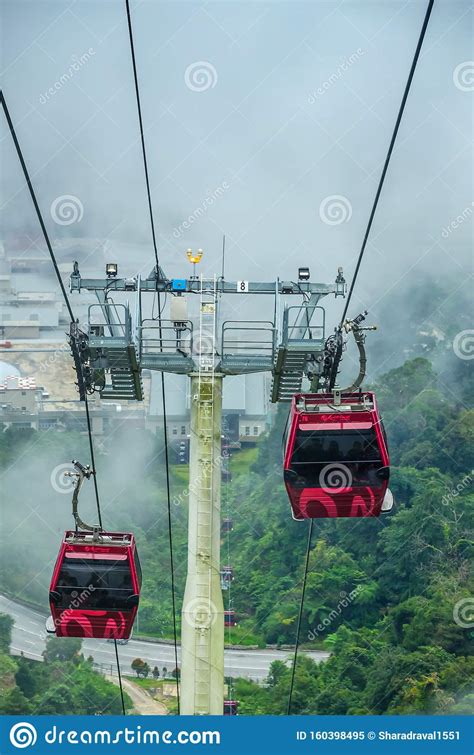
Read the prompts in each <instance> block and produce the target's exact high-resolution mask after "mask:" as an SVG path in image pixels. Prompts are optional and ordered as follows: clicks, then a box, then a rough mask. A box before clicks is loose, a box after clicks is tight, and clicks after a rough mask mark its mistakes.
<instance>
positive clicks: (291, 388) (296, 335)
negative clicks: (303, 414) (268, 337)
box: [271, 296, 324, 402]
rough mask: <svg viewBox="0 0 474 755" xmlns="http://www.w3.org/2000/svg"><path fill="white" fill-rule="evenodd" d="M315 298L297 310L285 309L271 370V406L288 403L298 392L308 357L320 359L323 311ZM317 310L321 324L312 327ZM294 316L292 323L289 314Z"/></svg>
mask: <svg viewBox="0 0 474 755" xmlns="http://www.w3.org/2000/svg"><path fill="white" fill-rule="evenodd" d="M317 302H318V297H317V296H313V297H311V300H310V301H308V302H306V303H305V304H304V305H303V306H300V307H286V308H285V311H284V313H283V325H282V338H281V343H280V344H279V346H278V350H277V353H276V357H275V363H274V367H273V381H272V394H271V400H272V402H276V401H286V402H288V401H291V399H292V398H293V396H294V394H295V393H300V392H301V386H302V383H303V377H304V375H305V374H306V365H307V362H308V359H309V358H310V357H315V356H317V355H322V351H323V349H324V310H322V308H321V307H318V306H317ZM316 310H322V312H323V319H322V322H321V323H319V324H317V325H312V324H311V322H312V317H313V314H314V312H315V311H316ZM292 311H293V312H296V317H295V321H294V322H293V323H292V322H291V317H292V316H291V315H290V313H291V312H292Z"/></svg>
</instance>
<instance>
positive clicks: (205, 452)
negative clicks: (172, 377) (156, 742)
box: [194, 276, 217, 714]
mask: <svg viewBox="0 0 474 755" xmlns="http://www.w3.org/2000/svg"><path fill="white" fill-rule="evenodd" d="M200 284H201V285H200V302H199V334H198V339H199V347H198V353H197V354H196V357H197V360H198V386H199V387H198V395H199V404H198V423H199V429H200V436H201V442H200V448H201V455H200V458H199V465H200V475H201V476H202V477H201V484H200V505H199V511H200V514H199V518H198V528H197V552H198V556H199V558H200V559H201V560H202V561H203V562H204V563H206V562H207V568H208V570H209V573H208V574H206V575H204V574H203V575H202V577H201V579H200V580H199V585H198V591H199V598H202V599H203V603H204V604H205V603H206V601H207V603H208V606H209V611H210V612H209V619H210V622H211V626H212V622H213V621H214V620H215V617H214V615H213V604H212V598H211V593H210V583H211V574H210V572H211V570H212V560H213V558H212V557H213V554H212V530H213V525H212V517H213V482H214V453H213V445H214V383H215V352H216V317H217V312H216V307H217V283H216V277H215V276H214V288H213V290H212V292H209V291H205V290H204V288H203V280H202V276H201V278H200ZM209 520H210V526H209ZM210 629H211V627H210V626H209V627H205V628H203V631H202V633H201V637H200V638H199V641H198V640H197V638H196V643H195V654H196V661H197V663H196V684H195V689H194V706H195V712H196V713H197V714H200V713H201V714H208V713H209V700H210V686H209V665H210V664H211V663H212V658H211V648H210V634H209V633H210Z"/></svg>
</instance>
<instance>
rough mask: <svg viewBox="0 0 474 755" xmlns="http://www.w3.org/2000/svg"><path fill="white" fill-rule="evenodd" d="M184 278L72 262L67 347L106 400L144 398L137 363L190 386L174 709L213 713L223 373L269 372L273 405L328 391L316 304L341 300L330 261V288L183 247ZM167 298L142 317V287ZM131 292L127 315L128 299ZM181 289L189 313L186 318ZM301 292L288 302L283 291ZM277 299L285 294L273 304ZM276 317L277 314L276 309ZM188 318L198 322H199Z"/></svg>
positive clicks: (217, 711) (220, 637)
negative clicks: (263, 273)
mask: <svg viewBox="0 0 474 755" xmlns="http://www.w3.org/2000/svg"><path fill="white" fill-rule="evenodd" d="M187 256H188V259H189V261H190V262H191V263H192V264H193V266H194V267H193V275H192V276H191V277H190V278H180V279H176V278H175V279H168V278H167V277H166V276H165V274H164V273H163V270H162V269H161V267H159V266H158V265H156V266H155V268H154V269H153V270H152V271H151V273H150V275H149V276H148V277H147V278H145V279H144V278H141V276H140V275H137V276H135V277H134V278H131V279H125V278H120V277H118V269H117V265H114V264H108V265H107V268H106V272H107V277H106V278H105V279H94V278H82V276H81V274H80V271H79V267H78V264H77V263H75V264H74V269H73V272H72V275H71V277H70V290H71V292H76V293H80V292H81V291H92V292H94V293H95V294H96V296H97V299H98V303H97V304H93V305H91V306H90V307H89V316H88V321H87V324H86V325H85V326H84V327H79V325H78V324H73V325H72V326H71V332H70V344H71V350H72V354H73V357H74V362H75V367H76V372H77V381H78V388H79V393H80V396H81V398H84V397H85V394H86V393H94V392H97V393H98V394H99V395H100V397H101V398H103V399H106V400H107V399H112V400H119V401H120V400H138V401H140V400H142V399H143V389H142V381H141V372H142V370H143V369H149V370H156V371H161V372H164V373H176V374H181V375H187V376H189V378H190V386H191V427H190V454H189V481H190V485H189V515H188V516H189V531H188V571H187V579H186V588H185V593H184V599H183V608H182V624H181V627H182V628H181V659H182V661H181V664H182V667H181V713H183V714H186V715H195V714H196V715H209V714H214V715H222V713H223V708H224V605H223V599H222V588H221V581H220V538H221V515H220V487H221V468H220V465H221V418H222V387H223V378H224V377H225V376H226V375H242V374H246V373H254V372H271V373H272V376H273V383H272V396H271V400H272V402H280V401H283V402H289V401H291V398H292V396H293V395H294V393H296V392H298V391H300V390H301V386H302V381H303V378H304V377H305V376H306V377H307V378H308V379H309V380H310V381H311V383H312V384H315V383H317V384H318V385H324V386H326V387H327V388H328V389H330V390H332V389H333V387H334V382H335V377H336V375H337V365H338V360H339V359H340V353H341V351H342V347H343V335H342V332H341V330H340V329H338V331H337V332H336V341H335V335H331V336H329V338H326V333H325V312H324V309H323V307H321V306H320V305H319V301H320V300H321V299H322V298H323V297H325V296H327V295H329V294H333V295H335V296H336V297H337V296H344V295H345V292H346V283H345V280H344V276H343V272H342V268H339V270H338V272H337V276H336V280H335V282H334V283H333V284H323V283H312V282H311V281H310V274H309V270H308V268H300V270H299V272H298V280H297V281H282V280H276V281H271V282H252V281H226V280H225V279H224V277H223V276H221V277H219V278H217V277H216V276H214V277H213V278H212V279H207V278H203V277H202V275H199V276H198V275H196V272H195V267H196V264H197V263H198V262H199V261H200V259H201V257H202V250H199V252H198V254H197V255H194V254H193V253H192V250H188V251H187ZM157 293H158V294H168V295H169V296H170V297H171V300H170V307H169V309H170V317H169V319H164V318H163V317H161V314H160V316H159V317H158V318H155V319H153V318H145V319H143V318H142V300H143V297H144V296H145V295H146V294H151V295H156V294H157ZM120 294H127V295H128V296H130V295H131V294H133V295H134V297H135V307H134V316H133V317H132V313H131V308H130V305H129V303H128V302H126V303H122V304H119V303H115V302H112V301H111V300H110V298H109V297H110V296H111V295H113V296H114V299H116V298H117V296H119V295H120ZM186 294H194V295H196V294H197V296H191V297H189V299H190V301H191V303H195V302H196V300H197V302H198V306H199V312H198V315H197V316H196V317H195V318H194V321H193V319H190V318H189V317H188V314H187V305H186V301H187V299H186ZM223 296H234V297H235V296H237V297H238V296H252V297H254V296H258V297H267V300H268V297H270V298H271V299H272V300H273V301H272V304H273V307H272V309H271V310H270V311H272V313H273V317H272V319H267V320H245V319H241V320H233V321H232V320H225V321H223V322H222V321H221V319H220V316H219V304H220V302H221V300H222V297H223ZM295 297H301V298H302V303H300V304H298V305H295V306H293V305H292V306H289V305H288V304H287V303H286V299H287V298H288V299H294V298H295ZM282 300H283V302H282ZM280 314H281V316H280ZM196 325H197V327H196Z"/></svg>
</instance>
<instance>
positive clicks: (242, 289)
mask: <svg viewBox="0 0 474 755" xmlns="http://www.w3.org/2000/svg"><path fill="white" fill-rule="evenodd" d="M248 290H249V282H248V281H237V293H238V294H246V293H247V291H248Z"/></svg>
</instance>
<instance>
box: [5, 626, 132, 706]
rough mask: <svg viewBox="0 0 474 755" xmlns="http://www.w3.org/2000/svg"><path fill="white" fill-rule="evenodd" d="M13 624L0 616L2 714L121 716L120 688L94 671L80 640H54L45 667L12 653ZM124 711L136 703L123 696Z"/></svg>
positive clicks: (45, 657)
mask: <svg viewBox="0 0 474 755" xmlns="http://www.w3.org/2000/svg"><path fill="white" fill-rule="evenodd" d="M12 625H13V621H12V619H11V618H10V617H9V616H5V615H4V614H0V714H1V715H10V716H20V715H35V716H46V715H57V716H61V715H68V714H71V713H74V714H75V715H96V714H98V713H99V714H102V715H119V714H121V713H122V703H121V697H120V691H119V689H118V688H117V687H116V686H115V685H114V684H112V683H111V682H109V681H107V680H106V679H104V677H103V676H101V675H100V674H98V673H96V672H95V671H94V670H93V662H92V659H91V658H88V659H86V658H84V656H83V655H82V654H81V645H82V640H80V639H74V638H67V639H64V638H56V637H54V638H53V637H50V638H49V639H48V640H47V643H46V650H45V651H44V653H43V658H44V663H38V662H37V661H31V660H28V659H27V658H23V657H15V658H14V657H12V656H11V655H10V651H9V648H10V642H11V629H12ZM124 703H125V707H126V710H128V709H130V708H131V706H132V704H131V700H130V698H129V697H128V695H127V694H126V693H125V695H124Z"/></svg>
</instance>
